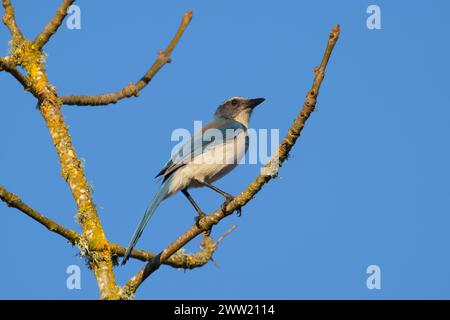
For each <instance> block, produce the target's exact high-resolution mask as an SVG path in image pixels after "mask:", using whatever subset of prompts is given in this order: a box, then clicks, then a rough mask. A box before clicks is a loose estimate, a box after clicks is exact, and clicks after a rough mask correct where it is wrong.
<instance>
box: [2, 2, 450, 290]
mask: <svg viewBox="0 0 450 320" xmlns="http://www.w3.org/2000/svg"><path fill="white" fill-rule="evenodd" d="M13 3H14V5H15V7H16V15H17V19H18V22H19V24H20V26H21V27H22V30H23V31H24V33H25V34H26V35H27V36H28V37H30V38H34V36H35V35H36V34H37V33H38V32H40V31H41V30H42V28H43V26H44V25H45V23H46V22H47V21H48V19H50V18H51V16H52V15H53V13H54V12H55V10H56V8H57V7H58V5H59V1H44V2H39V3H38V2H37V1H33V2H32V1H24V0H22V1H19V0H16V1H13ZM77 4H78V5H79V7H80V8H81V13H82V25H81V30H68V29H67V28H66V27H65V25H63V27H62V28H61V29H60V31H59V32H58V34H57V35H56V36H54V37H53V38H52V40H51V42H50V43H49V44H48V45H47V46H46V53H47V54H48V59H47V62H48V74H49V78H50V80H51V81H52V83H53V84H54V85H55V86H56V87H57V89H58V92H59V93H60V94H70V93H85V94H93V93H101V92H110V91H113V90H117V89H119V88H121V87H123V86H124V85H127V84H128V83H129V82H131V81H137V79H139V77H140V76H141V75H142V74H143V73H144V72H145V71H146V69H147V68H148V67H149V65H150V64H151V63H152V62H153V60H154V58H155V56H156V53H157V51H158V50H160V49H163V48H165V46H166V45H167V44H168V42H169V40H170V38H171V37H172V35H173V33H174V32H175V30H176V28H177V27H178V24H179V21H180V19H181V16H182V14H183V12H185V11H187V10H193V11H194V18H193V21H192V23H191V25H190V26H189V28H188V30H187V31H186V33H185V35H184V36H183V38H182V39H181V41H180V43H179V45H178V47H177V48H176V49H175V51H174V53H173V56H172V58H173V62H172V64H170V65H167V66H166V67H164V69H162V70H161V72H160V73H159V74H158V75H157V76H156V78H155V79H154V81H153V82H152V83H151V84H150V85H149V86H148V87H147V88H146V89H145V90H144V91H143V92H142V93H141V94H140V97H139V98H137V99H135V98H133V99H127V100H122V101H121V102H120V103H118V104H117V105H112V106H108V107H104V108H80V107H65V108H64V110H63V113H64V117H65V119H66V121H67V123H68V124H69V126H70V133H71V135H72V138H73V143H74V145H75V147H76V150H77V152H78V155H79V156H80V157H81V158H83V159H85V160H84V162H85V168H86V175H87V178H88V180H89V182H90V183H91V184H92V185H93V187H94V200H95V202H96V204H97V206H98V208H99V214H100V217H101V220H102V223H103V226H104V228H105V230H106V233H107V236H108V238H109V239H110V240H111V241H113V242H119V243H121V244H124V245H125V244H127V243H128V241H129V239H130V237H131V235H132V233H133V231H134V228H135V225H136V223H137V222H138V220H139V219H140V218H141V216H142V214H143V211H144V210H145V207H146V205H147V203H148V201H149V200H150V198H151V197H152V195H153V193H154V192H155V191H156V190H157V187H158V184H157V182H156V181H155V180H153V176H154V175H155V174H156V173H157V172H158V171H159V169H160V168H161V166H162V165H163V164H164V163H165V161H166V160H167V159H168V157H169V155H170V152H171V149H172V147H173V146H174V145H175V142H172V141H170V136H171V133H172V131H173V130H174V129H176V128H187V129H189V130H192V128H193V121H194V120H202V121H208V120H209V119H210V118H211V116H212V114H213V112H214V110H215V108H216V107H217V106H218V105H219V103H220V102H222V101H223V100H225V99H226V98H228V97H230V96H236V95H242V96H250V97H260V96H262V97H265V98H266V102H265V103H264V104H263V105H262V106H261V107H260V108H259V109H258V110H257V111H256V112H255V114H254V116H253V118H252V123H251V124H252V127H254V128H256V129H261V128H265V129H272V128H274V129H279V130H280V135H281V136H283V135H284V134H285V133H286V131H287V129H288V128H289V126H290V124H291V122H292V120H293V118H294V117H295V115H296V114H297V112H298V110H299V107H300V106H301V104H302V102H303V100H304V96H305V93H306V92H307V90H308V89H309V87H310V85H311V82H312V78H313V68H314V66H315V65H317V64H318V63H320V59H321V57H322V54H323V51H324V48H325V44H326V40H327V37H328V33H329V31H330V29H331V27H332V26H333V25H335V24H336V23H340V24H341V28H342V32H341V38H340V40H339V42H338V44H337V46H336V48H335V51H334V52H333V55H332V58H331V61H330V64H329V67H328V69H327V74H326V78H325V81H324V84H323V86H322V89H321V92H320V96H319V99H318V105H317V111H316V112H315V113H314V114H313V115H312V117H311V119H310V121H309V122H308V123H307V126H306V128H305V130H304V132H303V135H302V137H301V139H300V140H299V141H298V143H297V145H296V146H295V148H294V149H293V150H292V153H291V157H290V160H289V161H288V162H287V163H286V165H285V166H283V168H282V170H281V172H280V178H279V179H276V180H274V181H272V182H271V183H270V184H269V185H267V186H266V187H265V188H264V189H263V190H262V191H261V192H260V193H259V194H258V195H257V196H256V198H255V199H254V200H253V201H252V202H250V203H249V204H248V205H247V206H246V207H245V208H243V215H242V217H241V218H237V217H236V216H234V215H233V216H231V217H229V218H227V219H226V220H224V221H223V222H222V223H221V224H220V225H219V226H217V227H215V228H214V230H213V235H214V236H216V237H217V236H220V235H221V234H222V233H223V232H225V231H226V230H228V229H229V228H230V227H231V226H232V225H233V224H237V225H238V227H237V229H236V230H235V231H234V232H233V233H232V234H231V235H229V236H228V237H227V238H226V239H225V240H224V241H223V242H222V244H221V246H220V248H219V249H218V251H217V252H216V254H215V256H214V258H215V261H217V263H218V264H219V265H220V268H217V267H216V266H215V265H214V264H212V263H210V264H208V265H206V266H205V267H203V268H200V269H196V270H192V271H186V272H184V271H182V270H175V269H172V268H169V267H162V268H161V269H160V270H159V271H158V272H157V273H156V274H154V276H152V277H151V278H150V279H148V280H147V281H146V282H145V284H143V286H142V287H141V288H140V289H139V291H138V293H137V298H139V299H164V298H167V299H170V298H177V299H196V298H202V299H214V298H233V299H241V298H255V299H311V298H318V299H322V298H324V299H332V298H345V299H361V298H362V299H380V298H386V299H398V298H412V299H417V298H425V299H430V298H445V299H448V298H450V273H449V272H448V270H450V251H449V250H448V247H449V244H450V232H449V231H448V230H449V226H450V216H449V212H450V197H449V194H450V152H449V148H448V142H449V136H450V126H449V118H450V109H449V101H450V91H449V90H448V88H447V87H448V86H447V83H448V79H447V76H448V74H449V72H450V63H449V60H448V57H449V56H450V45H449V43H448V41H447V38H448V32H447V31H448V19H447V15H448V12H449V11H450V4H449V2H448V1H443V0H442V1H433V2H432V5H431V4H430V3H429V2H425V1H370V2H368V1H356V0H355V1H346V2H337V1H314V2H312V1H308V2H307V1H280V2H275V1H210V2H207V1H179V2H176V3H173V2H169V1H139V0H130V1H127V2H126V3H123V2H119V1H116V2H114V1H108V2H107V1H86V0H80V1H77ZM370 4H376V5H378V6H379V7H380V8H381V13H382V15H381V23H382V29H381V30H369V29H368V28H367V27H366V19H367V17H368V14H367V13H366V9H367V7H368V6H369V5H370ZM2 12H3V11H2ZM8 41H9V35H8V33H7V30H6V28H5V27H3V26H1V27H0V52H1V53H2V54H6V53H7V50H8ZM0 83H1V86H0V88H1V89H0V90H1V91H0V92H1V96H0V104H1V117H0V134H1V136H2V144H1V148H0V168H1V169H0V184H2V185H4V186H5V187H6V188H8V189H9V190H10V191H12V192H16V193H17V194H19V195H20V196H21V197H22V199H23V200H24V201H25V202H27V203H29V204H30V205H31V206H32V207H34V208H36V209H37V210H39V211H41V212H42V213H44V214H46V215H48V216H49V217H51V218H53V219H55V220H56V221H58V222H60V223H62V224H64V225H65V226H68V227H70V228H75V229H77V230H79V227H78V226H77V225H76V223H75V220H74V215H75V213H76V207H75V205H74V201H73V199H72V197H71V194H70V192H69V189H68V188H67V186H66V184H65V182H64V180H63V179H62V177H61V176H60V168H59V164H58V159H57V156H56V153H55V150H54V148H53V146H52V142H51V140H50V136H49V134H48V131H47V129H46V127H45V123H44V121H43V119H42V118H41V116H40V114H39V112H38V111H37V110H36V108H35V106H36V101H35V99H34V98H33V97H32V96H31V95H30V94H27V93H25V92H24V91H23V88H21V87H20V85H19V84H18V83H16V82H15V80H14V79H13V78H12V77H11V76H9V75H8V74H6V73H5V72H3V73H0ZM260 166H261V164H258V165H243V166H241V167H238V168H237V169H236V170H235V171H233V172H232V173H231V174H230V175H229V176H227V177H226V178H224V179H222V180H221V181H219V182H218V183H217V186H219V187H221V188H222V189H224V190H226V191H228V192H230V193H233V194H237V193H239V192H240V191H242V190H243V189H244V188H245V186H246V185H247V184H248V183H249V182H251V181H252V179H253V178H254V177H255V176H256V175H257V174H258V173H259V169H260ZM192 194H193V196H194V197H195V198H196V199H197V201H198V202H199V204H201V206H202V208H204V210H205V211H211V210H214V209H216V208H217V207H218V206H219V205H220V203H221V200H222V199H221V197H220V196H218V195H216V194H214V193H213V192H211V191H210V190H205V189H198V190H193V191H192ZM0 215H1V217H2V227H1V233H0V242H1V243H2V245H3V246H2V256H3V262H2V263H1V265H0V298H4V299H5V298H7V299H9V298H27V299H33V298H44V299H45V298H56V299H81V298H92V299H95V298H97V297H98V291H97V285H96V282H95V279H94V278H93V275H92V273H91V272H90V271H89V270H88V269H87V268H86V267H85V266H84V262H83V261H82V260H80V258H79V257H77V256H76V254H77V250H76V248H72V247H71V246H70V245H68V244H67V243H66V241H65V240H64V239H62V238H60V237H59V236H57V235H54V234H51V233H49V232H47V231H46V230H45V229H44V228H43V227H41V226H39V225H38V224H36V223H35V222H34V221H32V220H31V219H29V218H28V217H26V216H25V215H23V214H21V213H19V212H18V211H17V210H14V209H10V208H7V207H6V206H5V205H4V204H0ZM194 215H195V213H194V211H193V209H192V208H191V207H190V204H189V203H188V202H187V201H186V200H185V199H184V197H183V196H182V195H180V194H178V195H175V196H174V197H172V198H170V199H168V200H167V201H165V202H164V203H163V204H162V205H161V207H160V208H159V209H158V211H157V213H156V215H155V217H154V218H153V220H152V221H151V223H150V225H149V227H148V228H147V229H146V231H145V232H144V235H143V237H142V238H141V240H140V242H139V245H138V247H140V248H146V249H149V250H151V251H158V250H161V249H163V248H164V247H165V246H167V245H168V244H169V243H170V242H171V241H172V240H173V239H175V238H176V237H177V236H178V235H180V234H181V233H182V232H183V231H184V230H186V229H187V228H188V226H190V225H191V224H192V222H193V217H194ZM197 248H198V241H194V242H193V243H192V244H190V245H189V246H188V247H187V249H188V250H189V251H196V250H197ZM70 265H79V266H80V267H81V286H82V287H81V290H68V289H67V287H66V279H67V277H68V275H67V273H66V269H67V267H68V266H70ZM369 265H378V266H379V267H380V268H381V286H382V288H381V290H369V289H368V288H367V286H366V279H367V277H368V274H367V273H366V268H367V267H368V266H369ZM141 266H142V263H140V262H136V261H130V262H129V263H128V264H127V265H126V267H121V268H118V269H116V275H117V279H118V282H119V283H120V284H123V283H124V282H125V281H126V280H127V279H128V278H129V277H131V276H132V275H133V274H134V273H135V272H136V271H137V270H139V268H140V267H141Z"/></svg>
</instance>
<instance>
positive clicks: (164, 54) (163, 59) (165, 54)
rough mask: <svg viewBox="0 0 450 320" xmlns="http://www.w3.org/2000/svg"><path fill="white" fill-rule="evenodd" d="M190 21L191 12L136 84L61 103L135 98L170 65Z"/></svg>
mask: <svg viewBox="0 0 450 320" xmlns="http://www.w3.org/2000/svg"><path fill="white" fill-rule="evenodd" d="M191 20H192V12H186V13H185V14H184V16H183V19H182V20H181V24H180V26H179V27H178V31H177V32H176V34H175V36H174V37H173V39H172V41H171V42H170V44H169V46H168V47H167V48H166V50H164V51H160V52H159V53H158V58H157V59H156V61H155V62H154V63H153V65H152V66H151V67H150V69H149V70H148V71H147V72H146V73H145V74H144V76H142V78H141V79H140V80H139V81H138V82H137V83H136V84H133V83H130V84H129V85H128V86H126V87H124V88H123V89H120V90H118V91H116V92H114V93H106V94H99V95H93V96H88V95H67V96H62V97H61V101H62V103H63V104H65V105H78V106H104V105H108V104H111V103H113V104H114V103H116V102H117V101H119V100H121V99H124V98H129V97H133V96H134V97H137V96H138V95H139V92H140V91H141V90H142V89H144V88H145V87H146V86H147V84H148V83H149V82H150V81H151V80H152V79H153V77H154V76H155V75H156V74H157V73H158V71H159V70H160V69H161V68H162V67H163V66H164V65H165V64H166V63H170V61H171V59H170V54H171V53H172V51H173V49H175V46H176V45H177V43H178V42H179V41H180V38H181V36H182V35H183V32H184V31H185V30H186V28H187V26H188V25H189V23H190V22H191Z"/></svg>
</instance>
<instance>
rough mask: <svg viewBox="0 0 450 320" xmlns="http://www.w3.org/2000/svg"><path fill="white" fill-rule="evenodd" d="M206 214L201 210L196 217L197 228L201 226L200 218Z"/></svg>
mask: <svg viewBox="0 0 450 320" xmlns="http://www.w3.org/2000/svg"><path fill="white" fill-rule="evenodd" d="M205 216H206V214H205V213H204V212H199V213H198V215H197V216H196V217H194V220H195V224H196V225H197V228H201V225H200V220H202V219H203V218H204V217H205Z"/></svg>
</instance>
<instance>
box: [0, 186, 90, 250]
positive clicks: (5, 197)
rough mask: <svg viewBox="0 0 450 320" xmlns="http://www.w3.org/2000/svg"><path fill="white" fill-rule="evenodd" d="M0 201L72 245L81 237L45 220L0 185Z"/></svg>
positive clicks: (51, 221)
mask: <svg viewBox="0 0 450 320" xmlns="http://www.w3.org/2000/svg"><path fill="white" fill-rule="evenodd" d="M0 199H1V200H2V201H3V202H5V203H6V204H7V205H8V206H9V207H13V208H16V209H18V210H20V211H22V212H23V213H25V214H26V215H27V216H29V217H30V218H32V219H34V220H35V221H37V222H38V223H40V224H41V225H43V226H44V227H46V228H47V229H48V230H50V231H51V232H54V233H56V234H59V235H60V236H62V237H64V238H66V239H67V240H68V241H69V242H70V243H72V244H75V243H76V242H77V241H78V240H79V239H80V237H81V236H80V235H79V234H78V233H77V232H75V231H74V230H70V229H66V228H64V227H63V226H61V225H59V224H57V223H56V222H54V221H53V220H51V219H49V218H47V217H46V216H44V215H43V214H41V213H39V212H37V211H36V210H34V209H33V208H31V207H29V206H28V205H27V204H26V203H24V202H23V201H22V200H21V199H20V198H19V197H18V196H17V195H15V194H14V193H11V192H9V191H8V190H6V189H5V188H4V187H3V186H1V185H0Z"/></svg>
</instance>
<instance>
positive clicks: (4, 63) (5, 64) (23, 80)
mask: <svg viewBox="0 0 450 320" xmlns="http://www.w3.org/2000/svg"><path fill="white" fill-rule="evenodd" d="M2 70H4V71H6V72H9V73H10V74H11V75H12V76H13V77H14V78H16V80H17V81H19V83H20V84H21V85H22V86H23V88H24V89H25V90H26V91H30V92H31V93H32V94H33V95H34V96H35V97H38V95H37V92H35V91H34V90H33V87H32V86H31V83H30V81H29V80H28V78H27V77H26V76H24V75H23V74H22V73H21V72H20V71H19V70H18V69H17V68H16V66H15V64H14V63H12V62H10V61H9V59H7V57H6V58H3V57H0V71H2Z"/></svg>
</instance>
